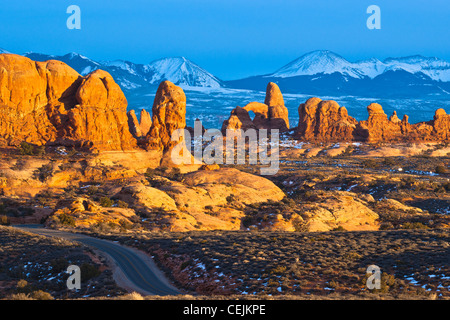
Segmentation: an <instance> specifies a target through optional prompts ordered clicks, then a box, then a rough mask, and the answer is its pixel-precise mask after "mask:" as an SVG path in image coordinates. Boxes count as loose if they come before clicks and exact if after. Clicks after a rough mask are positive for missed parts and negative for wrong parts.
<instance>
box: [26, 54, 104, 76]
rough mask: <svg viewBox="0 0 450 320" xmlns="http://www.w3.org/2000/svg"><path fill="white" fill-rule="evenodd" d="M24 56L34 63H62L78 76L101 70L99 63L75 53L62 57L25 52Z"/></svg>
mask: <svg viewBox="0 0 450 320" xmlns="http://www.w3.org/2000/svg"><path fill="white" fill-rule="evenodd" d="M24 56H25V57H28V58H30V59H31V60H34V61H47V60H50V59H53V60H59V61H62V62H64V63H66V64H68V65H69V66H71V67H72V68H73V69H74V70H76V71H77V72H78V73H79V74H81V75H83V76H85V75H87V74H89V73H91V72H92V71H94V70H97V69H100V68H101V64H100V63H98V62H96V61H94V60H91V59H89V58H88V57H85V56H83V55H81V54H78V53H75V52H71V53H68V54H66V55H64V56H55V55H48V54H42V53H35V52H27V53H25V54H24Z"/></svg>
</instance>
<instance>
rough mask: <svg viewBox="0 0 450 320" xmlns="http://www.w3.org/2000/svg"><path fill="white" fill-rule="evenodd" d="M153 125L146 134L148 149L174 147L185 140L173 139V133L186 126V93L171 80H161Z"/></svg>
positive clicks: (154, 103) (154, 106) (153, 110)
mask: <svg viewBox="0 0 450 320" xmlns="http://www.w3.org/2000/svg"><path fill="white" fill-rule="evenodd" d="M152 113H153V119H152V125H151V127H150V130H149V132H148V133H147V136H146V144H145V147H146V148H147V149H154V150H163V151H164V152H166V151H168V150H170V149H172V148H173V147H174V146H175V145H177V144H179V143H180V142H181V141H183V140H182V139H183V138H182V137H180V139H179V140H178V141H171V138H172V134H173V133H174V131H175V130H177V129H184V128H185V127H186V95H185V94H184V91H183V89H181V88H180V87H177V86H176V85H174V84H173V83H172V82H170V81H164V82H161V83H160V85H159V87H158V90H157V92H156V96H155V100H154V102H153V108H152Z"/></svg>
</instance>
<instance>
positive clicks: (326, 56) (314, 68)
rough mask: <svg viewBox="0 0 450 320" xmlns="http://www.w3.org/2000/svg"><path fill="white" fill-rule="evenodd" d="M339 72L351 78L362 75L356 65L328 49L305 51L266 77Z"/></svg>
mask: <svg viewBox="0 0 450 320" xmlns="http://www.w3.org/2000/svg"><path fill="white" fill-rule="evenodd" d="M335 72H338V73H341V74H343V75H348V76H350V77H353V78H361V77H364V73H362V72H361V71H360V70H359V69H358V68H357V66H356V65H354V64H353V63H351V62H348V61H347V60H345V59H344V58H343V57H341V56H340V55H338V54H336V53H334V52H331V51H328V50H318V51H313V52H310V53H307V54H305V55H303V56H301V57H300V58H298V59H296V60H294V61H292V62H290V63H288V64H287V65H285V66H284V67H282V68H281V69H279V70H278V71H276V72H275V73H273V74H270V75H267V76H268V77H269V76H270V77H279V78H289V77H296V76H305V75H315V74H319V73H323V74H332V73H335Z"/></svg>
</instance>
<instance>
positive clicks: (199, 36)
mask: <svg viewBox="0 0 450 320" xmlns="http://www.w3.org/2000/svg"><path fill="white" fill-rule="evenodd" d="M373 4H374V5H377V6H379V8H380V10H381V29H379V30H369V29H368V28H367V26H366V21H367V19H368V18H369V16H370V14H368V13H367V12H366V10H367V7H368V6H370V5H373ZM70 5H78V6H79V7H80V9H81V30H69V29H68V28H67V25H66V21H67V19H68V18H69V16H70V14H68V13H67V12H66V11H67V7H68V6H70ZM449 17H450V1H448V0H428V1H423V0H408V1H399V0H371V1H366V0H354V1H350V0H339V1H336V0H314V1H303V0H295V1H294V0H276V1H275V0H270V1H267V0H226V1H223V0H164V1H155V0H127V1H123V0H109V1H92V0H70V1H67V0H58V1H54V0H40V1H36V0H15V1H7V2H5V3H2V5H1V8H0V48H3V49H5V50H8V51H10V52H13V53H18V54H23V53H25V52H30V51H32V52H39V53H47V54H55V55H63V54H66V53H69V52H78V53H80V54H83V55H85V56H87V57H89V58H91V59H93V60H117V59H123V60H128V61H132V62H135V63H143V64H146V63H149V62H151V61H153V60H156V59H159V58H163V57H171V56H184V57H186V58H187V59H190V60H192V61H194V62H195V63H197V64H198V65H199V66H201V67H202V68H204V69H206V70H208V71H209V72H211V73H212V74H214V75H216V76H217V77H219V78H220V79H223V80H231V79H239V78H243V77H246V76H251V75H260V74H267V73H272V72H274V71H276V70H277V69H279V68H281V67H282V66H284V65H285V64H287V63H289V62H290V61H292V60H294V59H296V58H298V57H300V56H301V55H303V54H305V53H307V52H310V51H313V50H331V51H334V52H336V53H338V54H340V55H341V56H343V57H344V58H346V59H347V60H349V61H357V60H362V59H368V58H371V57H376V58H378V59H380V60H382V59H384V58H387V57H400V56H408V55H415V54H421V55H424V56H434V57H439V58H442V59H445V60H447V61H450V41H449V39H450V28H449Z"/></svg>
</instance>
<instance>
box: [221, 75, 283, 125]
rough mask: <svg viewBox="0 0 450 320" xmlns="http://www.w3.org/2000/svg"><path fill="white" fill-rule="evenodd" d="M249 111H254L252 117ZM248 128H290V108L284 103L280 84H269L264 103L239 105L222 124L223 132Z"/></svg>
mask: <svg viewBox="0 0 450 320" xmlns="http://www.w3.org/2000/svg"><path fill="white" fill-rule="evenodd" d="M249 112H253V113H254V114H255V117H254V118H253V119H252V118H251V117H250V114H249ZM227 129H228V130H238V129H242V130H244V131H245V130H248V129H279V130H280V131H281V132H282V131H286V130H288V129H289V117H288V110H287V108H286V107H285V105H284V99H283V95H282V94H281V91H280V89H279V88H278V86H277V85H276V84H275V83H273V82H270V83H269V84H268V85H267V90H266V98H265V101H264V103H260V102H250V103H249V104H247V105H246V106H245V107H244V108H242V107H239V106H237V107H236V108H235V109H233V110H232V111H231V115H230V118H229V119H228V120H225V121H224V122H223V124H222V132H223V133H225V132H226V130H227Z"/></svg>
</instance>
